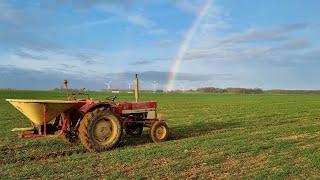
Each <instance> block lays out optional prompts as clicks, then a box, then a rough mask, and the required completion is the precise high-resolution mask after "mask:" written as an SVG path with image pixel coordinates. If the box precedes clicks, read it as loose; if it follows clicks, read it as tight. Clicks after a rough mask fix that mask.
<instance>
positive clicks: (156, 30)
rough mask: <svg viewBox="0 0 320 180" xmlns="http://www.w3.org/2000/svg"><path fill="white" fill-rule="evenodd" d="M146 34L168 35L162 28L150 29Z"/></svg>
mask: <svg viewBox="0 0 320 180" xmlns="http://www.w3.org/2000/svg"><path fill="white" fill-rule="evenodd" d="M148 33H149V34H154V35H161V34H168V30H167V29H163V28H158V29H150V30H149V31H148Z"/></svg>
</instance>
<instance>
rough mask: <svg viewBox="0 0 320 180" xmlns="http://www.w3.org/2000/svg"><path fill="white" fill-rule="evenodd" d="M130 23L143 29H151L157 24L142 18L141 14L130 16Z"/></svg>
mask: <svg viewBox="0 0 320 180" xmlns="http://www.w3.org/2000/svg"><path fill="white" fill-rule="evenodd" d="M128 21H129V22H131V23H132V24H135V25H140V26H143V27H151V26H154V25H155V22H153V21H152V20H150V19H148V18H146V17H144V16H142V15H141V14H136V15H129V16H128Z"/></svg>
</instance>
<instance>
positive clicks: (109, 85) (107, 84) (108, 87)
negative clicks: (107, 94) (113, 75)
mask: <svg viewBox="0 0 320 180" xmlns="http://www.w3.org/2000/svg"><path fill="white" fill-rule="evenodd" d="M111 82H112V81H109V82H106V83H104V84H105V85H106V86H107V89H108V90H109V91H110V89H111Z"/></svg>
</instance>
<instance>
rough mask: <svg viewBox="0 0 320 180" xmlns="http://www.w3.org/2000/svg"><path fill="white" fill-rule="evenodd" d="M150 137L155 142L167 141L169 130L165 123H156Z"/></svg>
mask: <svg viewBox="0 0 320 180" xmlns="http://www.w3.org/2000/svg"><path fill="white" fill-rule="evenodd" d="M149 135H150V138H151V139H152V141H153V142H163V141H166V140H167V139H168V137H169V128H168V126H167V124H166V123H165V122H164V121H156V122H155V123H153V124H152V126H151V128H150V131H149Z"/></svg>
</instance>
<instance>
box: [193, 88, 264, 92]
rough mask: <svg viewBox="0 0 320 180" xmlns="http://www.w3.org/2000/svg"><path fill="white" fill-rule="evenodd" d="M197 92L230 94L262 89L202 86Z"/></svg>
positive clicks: (260, 90)
mask: <svg viewBox="0 0 320 180" xmlns="http://www.w3.org/2000/svg"><path fill="white" fill-rule="evenodd" d="M196 91H197V92H204V93H232V94H261V93H263V92H264V91H263V90H262V89H260V88H254V89H252V88H225V89H222V88H215V87H202V88H198V89H197V90H196Z"/></svg>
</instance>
